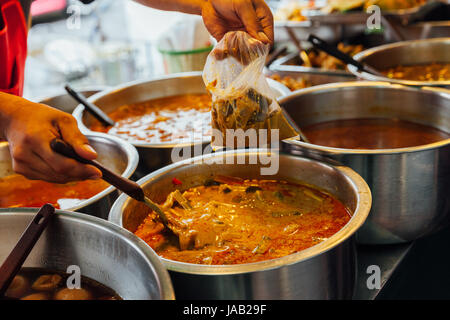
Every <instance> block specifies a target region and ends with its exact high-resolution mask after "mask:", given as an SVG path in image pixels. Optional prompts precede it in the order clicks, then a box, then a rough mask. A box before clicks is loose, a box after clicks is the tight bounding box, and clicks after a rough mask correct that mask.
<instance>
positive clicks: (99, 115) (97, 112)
mask: <svg viewBox="0 0 450 320" xmlns="http://www.w3.org/2000/svg"><path fill="white" fill-rule="evenodd" d="M64 89H66V91H67V93H68V94H69V95H70V96H71V97H72V98H74V99H75V100H77V101H78V102H79V103H81V104H82V105H83V106H84V107H85V108H86V110H87V111H88V112H89V113H90V114H92V115H93V116H94V117H95V118H96V119H97V120H98V121H100V122H101V123H102V124H103V125H104V126H114V124H115V122H114V120H112V119H111V118H110V117H108V115H107V114H106V113H104V112H103V111H102V110H101V109H100V108H99V107H97V106H96V105H95V104H93V103H91V102H89V101H88V100H87V98H86V97H85V96H84V95H83V94H81V93H79V92H77V91H75V90H74V89H73V88H72V87H71V86H70V85H68V84H66V85H65V86H64Z"/></svg>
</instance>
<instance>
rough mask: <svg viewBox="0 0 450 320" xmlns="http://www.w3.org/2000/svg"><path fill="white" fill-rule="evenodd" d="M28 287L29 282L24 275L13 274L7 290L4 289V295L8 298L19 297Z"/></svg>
mask: <svg viewBox="0 0 450 320" xmlns="http://www.w3.org/2000/svg"><path fill="white" fill-rule="evenodd" d="M29 288H30V283H29V281H28V279H27V278H25V277H24V276H20V275H19V276H15V277H14V279H13V281H12V282H11V284H10V285H9V288H8V290H7V291H6V294H5V295H6V296H7V297H10V298H16V299H19V298H21V297H23V295H24V294H25V292H27V291H28V289H29Z"/></svg>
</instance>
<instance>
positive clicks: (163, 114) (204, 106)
mask: <svg viewBox="0 0 450 320" xmlns="http://www.w3.org/2000/svg"><path fill="white" fill-rule="evenodd" d="M108 115H109V116H110V117H111V119H112V120H114V121H115V122H116V123H115V125H114V126H113V127H105V126H103V125H102V124H101V123H100V122H98V121H94V124H93V125H92V126H91V129H92V130H94V131H100V132H105V133H109V134H112V135H115V136H118V137H120V138H122V139H124V140H127V141H130V142H136V141H138V142H146V143H166V142H170V143H182V142H188V141H193V140H194V141H196V140H199V141H202V140H205V139H210V137H211V98H210V96H209V95H207V94H184V95H176V96H170V97H163V98H158V99H153V100H149V101H147V102H143V103H138V104H132V105H124V106H121V107H119V108H118V109H116V110H114V111H113V112H110V113H109V114H108Z"/></svg>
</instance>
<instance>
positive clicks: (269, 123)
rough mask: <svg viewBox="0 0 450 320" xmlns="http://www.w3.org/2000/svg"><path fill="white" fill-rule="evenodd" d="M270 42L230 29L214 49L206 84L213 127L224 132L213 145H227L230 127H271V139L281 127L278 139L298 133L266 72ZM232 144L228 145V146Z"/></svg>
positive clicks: (267, 132) (206, 70)
mask: <svg viewBox="0 0 450 320" xmlns="http://www.w3.org/2000/svg"><path fill="white" fill-rule="evenodd" d="M268 53H269V45H265V44H263V43H262V42H260V41H259V40H256V39H254V38H252V37H251V36H250V35H249V34H248V33H246V32H243V31H235V32H229V33H227V34H226V35H225V36H224V37H223V39H222V40H221V41H220V42H219V43H218V44H217V46H216V48H215V49H214V50H213V51H212V52H211V53H210V55H209V56H208V59H207V61H206V65H205V68H204V70H203V80H204V82H205V84H206V88H207V89H208V91H209V92H210V93H211V94H212V111H211V112H212V127H213V129H218V130H220V132H221V133H222V138H223V139H222V141H217V140H220V139H217V137H216V136H215V137H213V141H212V145H213V146H225V143H224V141H227V139H226V136H227V133H231V131H230V129H233V130H237V129H242V130H244V131H247V130H249V129H254V130H255V131H256V134H257V135H259V134H260V133H261V131H260V130H267V131H266V134H267V143H270V140H271V137H272V135H273V131H270V130H271V129H278V130H279V131H278V137H277V138H278V139H280V140H283V139H287V138H291V137H294V136H297V135H298V133H297V132H296V131H295V130H294V129H293V128H292V127H291V126H290V125H289V123H288V122H287V120H286V119H285V117H284V116H283V114H282V112H281V108H280V106H279V105H278V102H277V101H276V98H275V95H274V93H273V91H272V89H271V88H270V86H269V84H268V82H267V79H266V77H265V76H264V74H263V68H264V63H265V61H266V57H267V54H268ZM227 147H228V146H227Z"/></svg>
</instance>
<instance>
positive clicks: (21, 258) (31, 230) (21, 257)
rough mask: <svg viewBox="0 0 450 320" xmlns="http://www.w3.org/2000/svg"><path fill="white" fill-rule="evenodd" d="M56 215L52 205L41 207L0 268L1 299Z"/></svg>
mask: <svg viewBox="0 0 450 320" xmlns="http://www.w3.org/2000/svg"><path fill="white" fill-rule="evenodd" d="M54 213H55V208H54V207H53V206H52V205H50V204H46V205H44V206H43V207H41V209H40V210H39V211H38V213H37V214H36V215H35V216H34V218H33V220H32V221H31V222H30V224H29V225H28V227H27V229H26V230H25V232H24V233H23V234H22V236H21V237H20V240H19V241H18V242H17V244H16V246H15V247H14V249H13V250H12V251H11V253H10V254H9V256H8V257H7V258H6V260H5V261H4V262H3V264H2V266H1V267H0V297H2V296H3V295H4V294H5V292H6V290H7V289H8V287H9V286H10V284H11V282H12V281H13V279H14V277H15V276H16V275H17V273H18V272H19V270H20V268H21V267H22V265H23V263H24V262H25V260H26V258H27V257H28V255H29V254H30V252H31V250H32V249H33V247H34V245H35V244H36V242H37V241H38V240H39V237H40V236H41V234H42V232H44V229H45V228H46V227H47V225H48V223H49V222H50V219H51V218H52V217H53V215H54Z"/></svg>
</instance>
